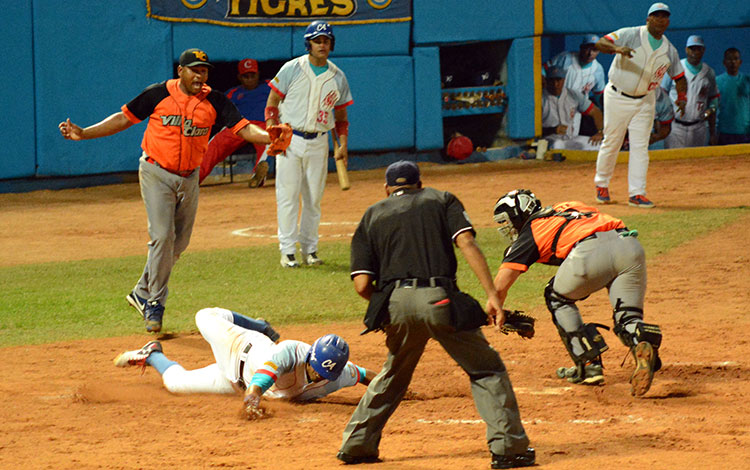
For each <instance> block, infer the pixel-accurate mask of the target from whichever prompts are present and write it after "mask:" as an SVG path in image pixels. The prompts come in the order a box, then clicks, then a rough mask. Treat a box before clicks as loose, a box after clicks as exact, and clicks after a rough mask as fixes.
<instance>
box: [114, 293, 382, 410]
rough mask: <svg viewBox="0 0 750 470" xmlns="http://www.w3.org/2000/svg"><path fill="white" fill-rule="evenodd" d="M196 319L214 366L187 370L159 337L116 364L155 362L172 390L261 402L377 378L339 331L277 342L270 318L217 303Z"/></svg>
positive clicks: (306, 396)
mask: <svg viewBox="0 0 750 470" xmlns="http://www.w3.org/2000/svg"><path fill="white" fill-rule="evenodd" d="M195 324H196V325H197V326H198V329H199V330H200V333H201V335H203V338H204V339H205V340H206V341H207V342H208V344H210V345H211V350H212V351H213V354H214V358H215V359H216V363H214V364H211V365H210V366H207V367H203V368H201V369H195V370H185V369H184V368H183V367H182V366H181V365H180V364H178V363H176V362H174V361H170V360H169V359H167V357H166V356H165V355H164V353H163V351H162V347H161V343H159V342H158V341H151V342H149V343H148V344H146V345H145V346H143V347H142V348H141V349H138V350H133V351H126V352H124V353H122V354H120V355H119V356H117V357H116V358H115V360H114V363H115V365H116V366H117V367H128V366H143V367H145V366H146V365H150V366H152V367H154V368H155V369H156V370H157V371H158V372H159V374H161V376H162V381H163V382H164V387H165V388H166V389H167V390H169V391H170V392H172V393H180V394H188V393H217V394H233V393H237V392H238V391H242V392H244V393H245V395H246V400H248V398H250V397H254V398H255V399H256V400H257V401H259V400H260V396H261V395H264V394H265V396H266V397H268V398H284V399H287V400H295V401H309V400H314V399H316V398H320V397H323V396H325V395H328V394H330V393H333V392H335V391H336V390H339V389H340V388H344V387H351V386H353V385H356V384H358V383H362V384H364V385H367V384H369V383H370V379H372V378H373V377H375V372H373V371H368V370H366V369H364V368H362V367H359V366H356V365H355V364H352V363H351V362H349V346H348V345H347V343H346V341H344V340H343V339H342V338H341V337H339V336H337V335H330V334H329V335H325V336H323V337H321V338H318V339H317V340H316V341H315V342H314V343H313V344H312V346H310V345H309V344H307V343H303V342H301V341H295V340H286V341H281V342H280V343H278V344H276V343H274V341H275V340H278V338H279V335H278V333H276V331H274V330H273V328H271V326H270V325H269V324H268V323H266V322H265V321H263V320H256V319H254V318H249V317H246V316H244V315H240V314H238V313H236V312H232V311H230V310H227V309H225V308H218V307H214V308H204V309H202V310H200V311H198V313H196V314H195ZM257 401H256V405H257Z"/></svg>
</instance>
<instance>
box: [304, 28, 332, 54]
mask: <svg viewBox="0 0 750 470" xmlns="http://www.w3.org/2000/svg"><path fill="white" fill-rule="evenodd" d="M318 36H328V38H330V40H331V51H333V47H334V46H335V45H336V37H335V36H334V35H333V28H332V27H331V25H330V24H328V23H326V22H325V21H323V20H315V21H313V22H312V23H310V24H309V25H308V26H307V29H306V30H305V49H307V50H308V51H309V50H310V41H312V40H313V39H315V38H317V37H318Z"/></svg>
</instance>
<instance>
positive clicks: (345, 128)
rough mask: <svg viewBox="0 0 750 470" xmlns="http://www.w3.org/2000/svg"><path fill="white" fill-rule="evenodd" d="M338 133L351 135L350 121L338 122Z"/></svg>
mask: <svg viewBox="0 0 750 470" xmlns="http://www.w3.org/2000/svg"><path fill="white" fill-rule="evenodd" d="M336 133H337V134H338V135H349V121H336Z"/></svg>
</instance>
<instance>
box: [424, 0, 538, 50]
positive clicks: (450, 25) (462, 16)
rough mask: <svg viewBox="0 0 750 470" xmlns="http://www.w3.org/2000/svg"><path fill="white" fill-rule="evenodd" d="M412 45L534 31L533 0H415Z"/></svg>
mask: <svg viewBox="0 0 750 470" xmlns="http://www.w3.org/2000/svg"><path fill="white" fill-rule="evenodd" d="M413 8H414V33H413V38H412V39H413V41H414V43H415V44H444V43H449V42H466V41H496V40H501V39H512V38H517V37H523V36H531V35H533V34H534V0H513V1H507V0H505V1H500V0H485V1H482V2H466V1H465V0H414V1H413Z"/></svg>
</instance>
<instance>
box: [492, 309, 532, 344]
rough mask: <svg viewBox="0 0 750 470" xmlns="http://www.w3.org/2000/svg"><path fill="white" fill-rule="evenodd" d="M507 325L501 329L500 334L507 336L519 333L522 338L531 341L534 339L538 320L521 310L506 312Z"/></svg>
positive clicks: (504, 311)
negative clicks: (535, 325) (535, 323)
mask: <svg viewBox="0 0 750 470" xmlns="http://www.w3.org/2000/svg"><path fill="white" fill-rule="evenodd" d="M503 313H505V323H503V326H501V327H500V333H502V334H504V335H507V334H509V333H517V334H518V336H520V337H521V338H526V339H531V338H533V337H534V322H536V319H535V318H534V317H530V316H528V315H525V314H524V313H523V311H521V310H512V311H511V310H505V309H503Z"/></svg>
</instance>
